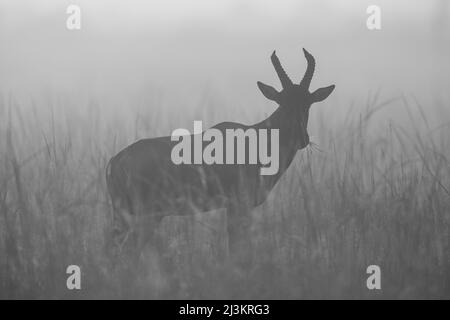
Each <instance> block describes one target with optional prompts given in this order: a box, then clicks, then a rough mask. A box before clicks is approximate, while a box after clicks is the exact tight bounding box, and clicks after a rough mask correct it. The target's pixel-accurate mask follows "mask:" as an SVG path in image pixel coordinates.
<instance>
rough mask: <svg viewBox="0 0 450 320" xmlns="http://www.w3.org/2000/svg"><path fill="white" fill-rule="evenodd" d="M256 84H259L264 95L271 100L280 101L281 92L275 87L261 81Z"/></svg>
mask: <svg viewBox="0 0 450 320" xmlns="http://www.w3.org/2000/svg"><path fill="white" fill-rule="evenodd" d="M256 84H257V85H258V88H259V90H261V92H262V94H263V95H264V97H266V98H267V99H269V100H272V101H276V102H278V100H279V97H280V93H279V92H278V91H277V90H276V89H275V88H274V87H271V86H268V85H267V84H264V83H262V82H259V81H258V82H257V83H256Z"/></svg>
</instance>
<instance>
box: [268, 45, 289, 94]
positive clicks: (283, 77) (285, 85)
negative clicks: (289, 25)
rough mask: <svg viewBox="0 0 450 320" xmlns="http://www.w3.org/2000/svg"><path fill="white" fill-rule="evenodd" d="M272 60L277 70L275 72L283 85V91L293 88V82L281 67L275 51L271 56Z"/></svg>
mask: <svg viewBox="0 0 450 320" xmlns="http://www.w3.org/2000/svg"><path fill="white" fill-rule="evenodd" d="M270 60H272V64H273V67H274V68H275V71H276V72H277V75H278V78H279V79H280V81H281V85H282V86H283V89H285V88H288V87H290V86H292V81H291V79H289V77H288V75H287V73H286V71H284V69H283V67H282V66H281V63H280V60H278V57H277V54H276V53H275V51H274V52H273V53H272V55H271V56H270Z"/></svg>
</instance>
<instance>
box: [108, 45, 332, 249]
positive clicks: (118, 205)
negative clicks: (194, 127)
mask: <svg viewBox="0 0 450 320" xmlns="http://www.w3.org/2000/svg"><path fill="white" fill-rule="evenodd" d="M303 52H304V55H305V58H306V61H307V69H306V72H305V75H304V76H303V79H302V80H301V82H300V83H299V84H294V83H293V82H292V81H291V79H290V78H289V77H288V75H287V74H286V72H285V71H284V70H283V67H282V66H281V64H280V61H279V60H278V57H277V55H276V53H275V51H274V52H273V54H272V56H271V60H272V64H273V66H274V68H275V71H276V73H277V75H278V78H279V79H280V81H281V84H282V90H281V91H277V90H276V89H275V88H273V87H271V86H269V85H266V84H264V83H262V82H259V81H258V82H257V85H258V88H259V89H260V90H261V92H262V94H263V95H264V96H265V97H266V98H267V99H269V100H272V101H275V102H276V103H277V104H278V105H279V106H278V108H277V109H276V110H275V112H274V113H273V114H272V115H271V116H269V117H268V118H267V119H265V120H263V121H261V122H259V123H256V124H254V125H252V126H247V125H244V124H240V123H234V122H222V123H219V124H217V125H216V126H214V127H213V128H215V129H218V130H220V131H221V132H222V133H224V136H225V131H226V130H227V129H243V130H247V129H250V128H253V129H256V130H259V129H267V130H271V129H278V132H279V146H278V148H279V169H278V172H277V173H276V174H273V175H261V174H260V169H261V167H262V166H263V165H262V164H261V163H260V162H257V163H256V164H204V163H202V164H174V163H173V162H172V161H171V150H172V148H173V147H174V145H175V144H176V142H174V141H172V140H171V137H159V138H152V139H143V140H139V141H137V142H136V143H134V144H132V145H130V146H128V147H126V148H125V149H123V150H122V151H120V152H119V153H118V154H117V155H115V156H114V157H113V158H111V160H110V161H109V163H108V166H107V170H106V171H107V172H106V180H107V187H108V191H109V194H110V196H111V199H112V204H113V210H114V228H115V229H114V230H115V231H114V234H115V236H114V239H115V242H116V244H118V245H122V244H123V243H124V242H125V241H126V240H125V239H127V235H128V234H130V232H131V231H136V230H140V231H139V232H138V233H139V234H140V235H138V236H137V237H138V239H144V240H138V241H139V242H140V243H141V245H142V244H143V243H145V242H147V241H156V240H155V238H154V236H155V234H156V229H157V227H158V225H159V223H160V222H161V220H162V218H163V217H165V216H169V215H186V214H191V213H193V212H195V210H197V211H201V212H204V211H208V210H212V209H218V208H226V209H227V230H228V247H229V251H230V253H231V254H232V256H239V255H240V256H248V255H249V253H250V252H249V251H246V250H249V249H250V247H249V245H250V239H249V237H246V235H248V232H249V230H248V229H249V226H250V222H251V221H250V209H252V208H254V207H256V206H258V205H260V204H262V203H263V202H264V201H265V199H266V198H267V196H268V194H269V192H270V191H271V190H272V188H273V187H274V186H275V184H276V183H277V181H278V180H279V178H280V177H281V176H282V175H283V173H284V172H285V171H286V169H287V168H288V167H289V165H290V164H291V162H292V160H293V159H294V156H295V154H296V152H297V150H299V149H303V148H305V147H306V146H307V145H308V144H309V136H308V131H307V124H308V116H309V108H310V107H311V105H312V104H313V103H314V102H319V101H322V100H324V99H326V98H327V97H328V96H329V95H330V94H331V92H332V91H333V89H334V85H331V86H328V87H325V88H320V89H318V90H316V91H314V92H310V91H309V86H310V83H311V79H312V77H313V74H314V68H315V60H314V57H313V56H312V55H311V54H310V53H309V52H308V51H306V50H305V49H303ZM202 134H203V133H202ZM191 138H193V136H191ZM246 148H247V150H246V153H248V145H246ZM268 148H269V149H270V148H271V147H270V145H269V146H268ZM225 152H226V150H224V153H225ZM234 155H236V152H234ZM234 163H237V162H234ZM139 217H146V221H147V222H149V223H147V224H145V228H144V227H143V226H144V224H141V223H140V222H136V221H138V220H137V219H139ZM137 250H139V248H138V249H137Z"/></svg>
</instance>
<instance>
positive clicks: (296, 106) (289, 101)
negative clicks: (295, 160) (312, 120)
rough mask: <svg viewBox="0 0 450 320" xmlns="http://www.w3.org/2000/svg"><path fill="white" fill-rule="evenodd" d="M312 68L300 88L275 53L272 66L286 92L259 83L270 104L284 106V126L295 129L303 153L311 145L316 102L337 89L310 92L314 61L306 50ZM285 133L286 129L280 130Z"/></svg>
mask: <svg viewBox="0 0 450 320" xmlns="http://www.w3.org/2000/svg"><path fill="white" fill-rule="evenodd" d="M303 53H304V54H305V58H306V61H307V63H308V66H307V68H306V72H305V75H304V76H303V79H302V80H301V81H300V83H299V84H294V83H293V82H292V81H291V79H290V78H289V76H288V75H287V73H286V72H285V71H284V69H283V67H282V66H281V63H280V60H278V57H277V55H276V53H275V51H274V52H273V53H272V56H271V60H272V64H273V66H274V68H275V71H276V72H277V75H278V78H279V79H280V81H281V85H282V87H283V89H282V90H281V91H277V90H276V89H275V88H273V87H272V86H269V85H266V84H264V83H262V82H259V81H258V82H257V84H258V87H259V89H260V90H261V92H262V94H263V95H264V96H265V97H266V98H267V99H269V100H272V101H275V102H276V103H278V104H279V106H280V108H279V109H280V113H281V114H282V119H281V120H282V123H283V124H291V123H292V125H294V128H292V129H291V130H292V131H291V132H292V133H293V134H295V144H296V147H298V148H299V149H302V148H304V147H306V146H307V145H308V144H309V135H308V130H307V126H308V116H309V108H310V107H311V105H312V104H313V103H314V102H320V101H322V100H325V99H326V98H327V97H328V96H329V95H330V94H331V92H333V90H334V85H331V86H329V87H324V88H320V89H317V90H316V91H314V92H310V91H309V85H310V84H311V80H312V77H313V74H314V68H315V65H316V63H315V60H314V57H313V56H312V55H311V54H310V53H309V52H308V51H306V50H305V49H303ZM280 129H282V128H280Z"/></svg>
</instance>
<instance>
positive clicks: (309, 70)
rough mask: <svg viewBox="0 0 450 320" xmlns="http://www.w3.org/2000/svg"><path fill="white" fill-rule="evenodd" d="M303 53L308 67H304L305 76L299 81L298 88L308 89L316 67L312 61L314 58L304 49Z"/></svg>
mask: <svg viewBox="0 0 450 320" xmlns="http://www.w3.org/2000/svg"><path fill="white" fill-rule="evenodd" d="M303 53H304V54H305V58H306V61H307V62H308V66H307V67H306V71H305V75H304V76H303V79H302V81H300V86H302V87H304V88H306V89H309V85H310V84H311V80H312V77H313V74H314V69H315V67H316V61H315V60H314V57H313V56H312V55H311V54H310V53H309V52H308V51H306V50H305V49H304V48H303Z"/></svg>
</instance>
